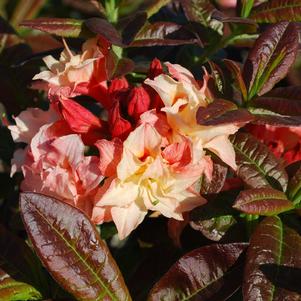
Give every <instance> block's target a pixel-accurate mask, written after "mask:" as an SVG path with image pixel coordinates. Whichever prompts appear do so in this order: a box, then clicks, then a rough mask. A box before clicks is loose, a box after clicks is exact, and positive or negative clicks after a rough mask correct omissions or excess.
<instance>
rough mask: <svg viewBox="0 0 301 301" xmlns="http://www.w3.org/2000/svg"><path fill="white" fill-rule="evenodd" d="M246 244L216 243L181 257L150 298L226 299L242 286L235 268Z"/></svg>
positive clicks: (238, 269) (165, 300)
mask: <svg viewBox="0 0 301 301" xmlns="http://www.w3.org/2000/svg"><path fill="white" fill-rule="evenodd" d="M246 247H247V244H245V243H232V244H214V245H210V246H205V247H202V248H199V249H196V250H194V251H192V252H190V253H188V254H186V255H184V256H183V257H182V258H180V259H179V260H178V261H177V262H176V263H175V264H174V265H173V266H172V267H171V268H170V269H169V271H168V272H167V273H166V274H165V275H164V276H163V277H162V278H161V279H160V280H159V282H158V283H157V284H156V285H155V286H154V287H153V289H152V290H151V292H150V295H149V298H148V300H149V301H158V300H160V301H174V300H183V301H184V300H226V299H227V298H228V297H229V296H231V295H232V294H233V293H234V292H235V291H236V289H237V288H238V287H239V286H240V281H241V279H240V277H241V276H242V275H241V272H242V271H241V267H238V266H236V267H234V265H235V263H236V261H237V259H238V257H239V256H240V255H241V253H242V252H243V251H244V249H245V248H246Z"/></svg>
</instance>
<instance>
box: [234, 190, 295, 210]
mask: <svg viewBox="0 0 301 301" xmlns="http://www.w3.org/2000/svg"><path fill="white" fill-rule="evenodd" d="M233 207H234V208H236V209H238V210H240V211H242V212H245V213H247V214H255V215H265V216H269V215H276V214H279V213H281V212H285V211H288V210H290V209H293V208H294V205H293V203H292V202H291V201H289V200H288V199H287V197H286V195H285V194H284V193H283V192H281V191H279V190H275V189H272V188H255V189H248V190H243V191H241V192H240V193H239V195H238V197H237V199H236V201H235V203H234V205H233Z"/></svg>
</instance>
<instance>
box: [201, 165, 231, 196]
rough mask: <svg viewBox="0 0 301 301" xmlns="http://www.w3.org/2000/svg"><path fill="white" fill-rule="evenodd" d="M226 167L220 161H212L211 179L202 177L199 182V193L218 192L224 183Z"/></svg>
mask: <svg viewBox="0 0 301 301" xmlns="http://www.w3.org/2000/svg"><path fill="white" fill-rule="evenodd" d="M227 172H228V167H227V166H225V165H224V164H222V163H217V162H213V173H212V179H211V181H209V180H208V179H207V178H206V177H203V179H202V182H201V189H200V193H201V194H212V193H219V192H220V191H221V190H222V188H223V186H224V183H225V180H226V177H227Z"/></svg>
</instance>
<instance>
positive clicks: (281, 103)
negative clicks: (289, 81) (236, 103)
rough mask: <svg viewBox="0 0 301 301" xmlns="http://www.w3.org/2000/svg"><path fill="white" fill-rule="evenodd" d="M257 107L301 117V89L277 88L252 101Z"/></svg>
mask: <svg viewBox="0 0 301 301" xmlns="http://www.w3.org/2000/svg"><path fill="white" fill-rule="evenodd" d="M252 104H253V105H255V106H256V107H259V108H263V109H266V110H270V111H273V112H276V113H278V114H281V115H289V116H300V115H301V87H285V88H276V89H273V90H272V91H270V92H269V93H267V94H265V95H263V96H261V97H257V98H255V99H254V100H253V101H252Z"/></svg>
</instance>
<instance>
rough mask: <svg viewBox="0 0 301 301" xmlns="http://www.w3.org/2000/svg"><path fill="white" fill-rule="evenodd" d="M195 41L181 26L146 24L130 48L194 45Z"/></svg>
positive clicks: (164, 23)
mask: <svg viewBox="0 0 301 301" xmlns="http://www.w3.org/2000/svg"><path fill="white" fill-rule="evenodd" d="M195 42H196V39H195V38H194V36H193V35H192V34H191V33H190V32H189V31H187V30H186V29H185V28H184V27H183V26H182V25H179V24H176V23H173V22H156V23H153V24H150V23H147V24H146V25H145V26H144V27H143V28H142V29H141V30H140V32H139V33H138V34H137V35H136V37H135V39H134V41H133V42H132V43H131V44H130V46H132V47H145V46H168V45H169V46H171V45H183V44H194V43H195Z"/></svg>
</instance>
